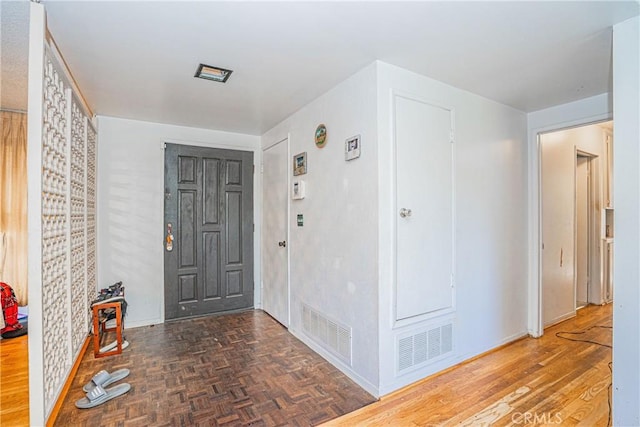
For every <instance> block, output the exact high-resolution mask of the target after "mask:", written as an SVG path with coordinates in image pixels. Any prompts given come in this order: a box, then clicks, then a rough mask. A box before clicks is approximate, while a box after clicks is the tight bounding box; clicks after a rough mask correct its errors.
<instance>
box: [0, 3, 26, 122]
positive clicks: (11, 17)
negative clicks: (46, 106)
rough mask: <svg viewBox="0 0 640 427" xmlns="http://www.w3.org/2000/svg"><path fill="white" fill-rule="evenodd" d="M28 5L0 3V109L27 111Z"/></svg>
mask: <svg viewBox="0 0 640 427" xmlns="http://www.w3.org/2000/svg"><path fill="white" fill-rule="evenodd" d="M28 52H29V2H28V1H26V2H24V1H22V2H17V1H1V0H0V58H1V60H0V106H1V107H2V108H3V109H7V110H16V111H25V110H26V109H27V67H28V63H29V55H28Z"/></svg>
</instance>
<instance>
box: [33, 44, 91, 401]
mask: <svg viewBox="0 0 640 427" xmlns="http://www.w3.org/2000/svg"><path fill="white" fill-rule="evenodd" d="M43 79H44V80H43V83H44V85H43V88H44V93H43V122H42V311H43V313H42V315H43V325H42V326H43V351H44V358H43V363H44V366H43V368H44V399H45V407H46V410H47V412H48V411H50V410H51V408H52V407H53V405H54V404H55V400H56V398H57V396H58V394H59V392H60V390H61V388H62V385H63V384H64V382H65V381H66V377H67V375H68V374H69V372H70V369H71V366H72V365H73V359H74V357H75V356H76V355H77V354H78V352H79V350H80V348H81V347H82V344H83V343H84V340H85V339H86V337H87V325H88V324H89V323H90V313H89V302H90V301H91V300H92V299H93V298H94V297H95V293H96V279H95V278H96V268H95V263H96V256H95V253H96V250H95V246H96V229H95V225H96V202H95V201H96V179H95V177H96V173H95V169H96V132H95V130H94V129H93V128H92V127H91V125H90V121H89V118H88V117H87V114H86V113H85V111H84V109H83V108H82V106H81V104H80V103H79V102H78V100H77V99H78V98H77V97H76V95H75V94H74V92H73V89H72V88H71V86H70V85H69V84H68V80H67V78H66V77H65V74H64V72H63V71H62V67H60V66H59V64H58V63H57V61H56V59H54V56H53V55H52V53H51V51H50V50H49V49H45V61H44V76H43Z"/></svg>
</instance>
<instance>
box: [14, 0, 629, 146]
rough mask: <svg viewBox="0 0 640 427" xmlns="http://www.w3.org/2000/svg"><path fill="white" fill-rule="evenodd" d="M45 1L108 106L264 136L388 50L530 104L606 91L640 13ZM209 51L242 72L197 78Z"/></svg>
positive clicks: (613, 5) (589, 4) (93, 95)
mask: <svg viewBox="0 0 640 427" xmlns="http://www.w3.org/2000/svg"><path fill="white" fill-rule="evenodd" d="M43 4H44V5H45V9H46V11H47V13H48V23H49V28H50V30H51V33H52V34H53V36H54V38H55V40H56V41H57V44H58V45H59V47H60V49H61V51H62V53H63V55H64V57H65V59H66V61H67V63H68V64H69V66H70V67H71V69H72V71H73V73H74V75H75V78H76V80H77V82H78V84H79V86H80V87H81V88H82V90H83V93H84V95H85V97H86V99H87V100H88V102H89V104H90V105H91V107H92V108H93V110H94V112H95V113H96V114H101V115H109V116H116V117H125V118H132V119H139V120H148V121H154V122H162V123H171V124H178V125H186V126H195V127H202V128H211V129H219V130H227V131H233V132H241V133H248V134H256V135H259V134H261V133H263V132H264V131H266V130H268V129H270V128H271V127H273V126H274V125H275V124H277V123H278V122H280V121H281V120H283V119H284V118H286V117H287V116H289V115H290V114H292V113H293V112H295V111H296V110H298V109H299V108H301V107H302V106H304V105H305V104H307V103H308V102H310V101H311V100H313V99H315V98H316V97H317V96H319V95H320V94H322V93H324V92H326V91H327V90H328V89H330V88H331V87H333V86H334V85H335V84H337V83H338V82H340V81H342V80H344V79H345V78H346V77H348V76H349V75H351V74H353V73H355V72H356V71H358V70H359V69H361V68H362V67H364V66H366V65H368V64H370V63H371V62H372V61H374V60H376V59H378V60H382V61H385V62H388V63H391V64H395V65H398V66H400V67H403V68H407V69H409V70H413V71H415V72H417V73H420V74H423V75H425V76H429V77H432V78H434V79H437V80H440V81H443V82H445V83H448V84H451V85H453V86H457V87H459V88H462V89H466V90H468V91H470V92H474V93H477V94H480V95H483V96H485V97H487V98H491V99H494V100H496V101H498V102H501V103H504V104H507V105H510V106H513V107H514V108H517V109H520V110H522V111H525V112H529V111H535V110H539V109H542V108H546V107H549V106H552V105H557V104H561V103H565V102H570V101H574V100H577V99H581V98H585V97H588V96H592V95H596V94H600V93H603V92H607V91H609V90H610V85H611V26H612V25H613V24H615V23H617V22H621V21H623V20H625V19H628V18H630V17H632V16H635V15H637V14H638V13H639V4H638V2H636V1H624V2H614V1H604V2H594V1H579V2H523V1H512V2H395V1H391V2H366V1H359V2H211V1H209V2H184V1H183V2H148V1H147V2H133V1H128V2H113V1H86V2H68V1H54V0H43ZM3 14H4V12H3ZM3 19H4V18H3ZM3 28H4V20H3ZM3 62H4V53H3ZM200 62H203V63H205V64H209V65H214V66H220V67H223V68H229V69H232V70H234V72H233V74H232V75H231V78H230V79H229V81H228V82H227V83H226V84H219V83H214V82H209V81H205V80H200V79H195V78H194V77H193V74H194V72H195V70H196V67H197V65H198V64H199V63H200Z"/></svg>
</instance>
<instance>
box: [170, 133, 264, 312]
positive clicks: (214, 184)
mask: <svg viewBox="0 0 640 427" xmlns="http://www.w3.org/2000/svg"><path fill="white" fill-rule="evenodd" d="M164 233H165V239H164V245H165V251H164V254H165V318H166V319H175V318H182V317H191V316H199V315H204V314H210V313H217V312H222V311H228V310H237V309H244V308H250V307H252V306H253V153H251V152H246V151H232V150H220V149H213V148H203V147H190V146H184V145H176V144H166V148H165V223H164Z"/></svg>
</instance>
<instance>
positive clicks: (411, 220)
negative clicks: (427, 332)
mask: <svg viewBox="0 0 640 427" xmlns="http://www.w3.org/2000/svg"><path fill="white" fill-rule="evenodd" d="M395 145H396V174H397V181H396V191H397V193H396V195H397V199H396V227H397V235H396V239H397V240H396V245H397V247H396V250H397V252H396V257H397V258H396V268H397V270H396V273H397V275H396V278H397V283H396V320H401V319H407V318H410V317H414V316H420V315H428V314H431V315H435V314H438V313H440V312H443V311H446V310H448V309H451V308H452V307H453V301H454V298H453V284H452V280H453V279H452V275H453V245H454V242H453V192H454V185H453V173H452V172H453V143H452V112H451V111H450V110H448V109H446V108H442V107H440V106H437V105H432V104H429V103H427V102H423V101H420V100H415V99H409V98H406V97H402V96H396V97H395Z"/></svg>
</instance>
